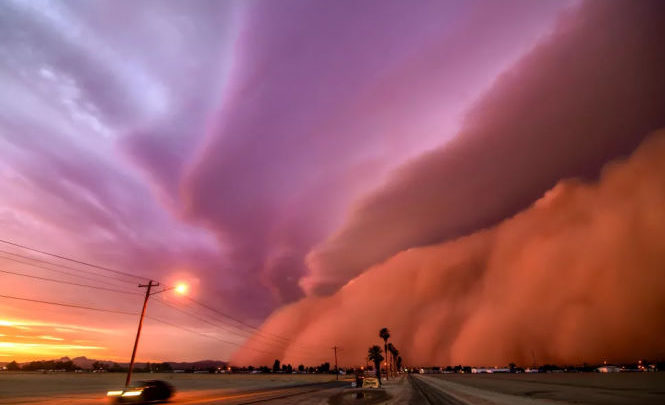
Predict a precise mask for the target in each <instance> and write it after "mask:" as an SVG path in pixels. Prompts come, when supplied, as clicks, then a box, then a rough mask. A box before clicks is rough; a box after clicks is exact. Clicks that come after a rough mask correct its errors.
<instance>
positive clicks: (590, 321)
mask: <svg viewBox="0 0 665 405" xmlns="http://www.w3.org/2000/svg"><path fill="white" fill-rule="evenodd" d="M663 173H665V131H664V130H662V131H660V133H659V134H657V135H654V136H653V137H651V138H648V139H647V140H646V141H645V142H644V143H643V144H642V145H641V146H640V147H639V148H638V149H637V150H636V151H635V152H634V154H633V155H632V156H631V157H630V159H628V160H626V161H623V162H615V163H611V164H609V165H607V166H606V167H605V168H604V170H603V172H602V175H601V178H600V180H599V181H598V183H597V184H586V183H584V182H581V181H578V180H564V181H561V182H559V183H558V184H557V185H556V186H555V187H554V188H552V189H551V190H550V191H549V192H547V193H546V194H545V195H544V196H543V197H542V198H541V199H540V200H538V201H537V202H536V203H535V204H533V205H532V206H531V207H529V208H528V209H526V210H524V211H523V212H521V213H519V214H518V215H516V216H515V217H513V218H510V219H508V220H506V221H504V222H502V223H501V224H499V225H497V226H495V227H493V228H491V229H488V230H485V231H481V232H477V233H475V234H472V235H470V236H467V237H463V238H459V239H457V240H454V241H451V242H446V243H442V244H438V245H432V246H428V247H423V248H415V249H408V250H405V251H402V252H400V253H398V254H396V255H394V256H393V257H391V258H389V259H388V260H387V261H385V262H384V263H382V264H379V265H376V266H374V267H372V268H370V269H369V270H367V271H366V272H364V273H363V274H361V275H359V276H357V277H356V278H354V279H353V280H352V281H351V282H349V283H347V284H346V285H345V286H344V287H343V288H341V289H340V290H339V291H338V292H337V293H335V294H334V295H332V296H329V297H325V298H319V297H311V298H306V299H303V300H301V301H300V302H298V303H295V304H293V305H289V306H287V307H284V308H282V309H281V310H279V311H277V312H276V313H275V314H273V315H272V316H271V317H270V318H269V319H268V320H267V321H266V322H265V324H264V325H263V327H262V333H263V334H264V335H265V334H277V335H281V336H294V339H293V341H292V342H291V344H290V345H288V346H287V347H286V348H285V350H284V351H283V353H281V354H282V356H281V359H282V360H284V361H288V362H292V363H297V362H308V360H310V358H309V357H308V356H307V355H304V354H303V352H302V351H300V350H299V347H302V346H306V345H311V344H312V343H313V342H316V343H317V344H318V343H320V344H321V345H326V346H327V345H333V344H336V345H338V346H341V347H343V348H344V352H343V358H342V364H348V365H351V364H356V365H357V364H364V357H365V355H366V350H367V347H368V346H369V345H371V344H375V343H377V341H378V336H377V333H378V330H379V328H381V327H388V328H390V329H391V331H392V334H393V338H392V340H393V342H394V344H395V345H396V346H397V347H398V348H399V349H400V350H401V353H403V356H404V358H405V360H406V364H457V363H464V364H476V365H483V364H484V365H495V364H506V363H508V362H511V361H515V362H518V363H520V364H523V365H528V364H531V363H532V362H534V361H535V362H537V363H545V362H556V363H582V362H596V361H601V360H605V359H607V360H610V361H633V360H635V359H636V358H652V359H653V358H665V349H664V348H663V345H662V336H663V335H665V272H663V270H662V266H663V263H665V250H663V245H662V241H663V240H665V177H664V176H663ZM253 343H256V344H258V341H257V337H254V338H253V339H251V340H250V341H249V342H248V345H251V344H253ZM278 357H279V356H278ZM273 359H274V356H263V355H261V354H260V353H256V352H252V351H251V350H248V349H247V348H243V349H241V350H239V351H238V352H237V353H236V354H235V356H234V361H236V362H238V363H241V364H247V363H253V364H259V363H262V364H268V363H269V362H270V361H272V360H273Z"/></svg>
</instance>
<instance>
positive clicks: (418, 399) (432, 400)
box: [409, 374, 466, 405]
mask: <svg viewBox="0 0 665 405" xmlns="http://www.w3.org/2000/svg"><path fill="white" fill-rule="evenodd" d="M409 383H410V384H411V387H412V388H413V396H412V398H411V404H413V405H416V404H422V405H466V402H463V401H460V400H459V399H457V398H456V397H454V396H452V395H450V394H449V393H447V392H445V391H444V390H442V389H440V388H438V387H435V386H433V385H431V384H428V383H427V382H426V381H425V380H424V379H423V378H422V377H420V376H416V375H412V374H409Z"/></svg>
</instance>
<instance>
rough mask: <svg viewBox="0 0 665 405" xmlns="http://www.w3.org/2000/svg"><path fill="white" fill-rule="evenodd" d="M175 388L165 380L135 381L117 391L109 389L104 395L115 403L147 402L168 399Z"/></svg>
mask: <svg viewBox="0 0 665 405" xmlns="http://www.w3.org/2000/svg"><path fill="white" fill-rule="evenodd" d="M174 392H175V389H174V388H173V386H172V385H171V384H169V383H167V382H166V381H160V380H149V381H137V382H135V383H134V384H132V385H131V386H129V387H127V388H125V389H123V390H117V391H109V392H108V393H107V394H106V396H107V397H109V398H110V399H111V400H113V401H114V402H115V403H117V404H147V403H157V402H166V401H168V399H169V398H171V396H173V393H174Z"/></svg>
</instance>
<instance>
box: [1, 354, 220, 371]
mask: <svg viewBox="0 0 665 405" xmlns="http://www.w3.org/2000/svg"><path fill="white" fill-rule="evenodd" d="M51 360H54V361H70V360H71V361H72V362H73V363H74V364H75V365H77V366H78V367H81V368H82V369H92V365H93V364H94V363H95V362H100V363H103V364H104V365H107V366H111V365H112V364H114V363H116V364H118V365H120V366H121V367H127V366H128V365H129V362H117V361H111V360H97V359H89V358H87V357H85V356H79V357H74V358H73V359H72V358H69V357H67V356H65V357H61V358H59V359H51ZM10 362H11V360H10V361H6V362H0V367H3V366H5V365H7V364H8V363H10ZM29 363H30V362H29V361H26V362H22V363H18V364H19V365H20V366H23V365H24V364H29ZM151 363H164V362H162V361H154V362H152V361H151ZM166 363H169V364H170V365H171V367H172V368H173V369H174V370H191V369H192V368H193V369H196V370H206V369H208V368H210V367H215V368H217V367H222V368H224V367H226V366H227V365H228V363H227V362H225V361H221V360H199V361H194V362H188V361H185V362H175V361H167V362H166ZM145 366H146V363H138V362H137V363H135V364H134V367H135V368H137V369H138V368H145Z"/></svg>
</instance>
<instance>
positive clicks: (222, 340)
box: [0, 294, 275, 355]
mask: <svg viewBox="0 0 665 405" xmlns="http://www.w3.org/2000/svg"><path fill="white" fill-rule="evenodd" d="M0 298H6V299H11V300H18V301H27V302H34V303H38V304H45V305H55V306H60V307H67V308H76V309H83V310H88V311H97V312H107V313H113V314H120V315H131V316H135V315H138V313H137V312H127V311H118V310H113V309H106V308H97V307H90V306H87V305H76V304H68V303H63V302H54V301H45V300H37V299H32V298H25V297H14V296H11V295H1V294H0ZM146 318H149V319H152V320H154V321H157V322H160V323H163V324H165V325H169V326H172V327H174V328H178V329H181V330H184V331H187V332H190V333H194V334H197V335H200V336H203V337H207V338H209V339H214V340H217V341H220V342H223V343H226V344H230V345H234V346H238V347H242V346H245V345H244V344H242V343H236V342H232V341H229V340H225V339H221V338H217V337H215V336H210V335H206V334H205V333H201V332H197V331H195V330H192V329H189V328H185V327H183V326H180V325H177V324H174V323H172V322H169V321H165V320H163V319H160V318H156V317H153V316H146ZM245 347H246V348H247V349H250V350H253V351H256V352H261V353H265V354H271V355H274V354H275V352H269V351H265V350H260V349H256V348H253V347H249V346H245Z"/></svg>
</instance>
